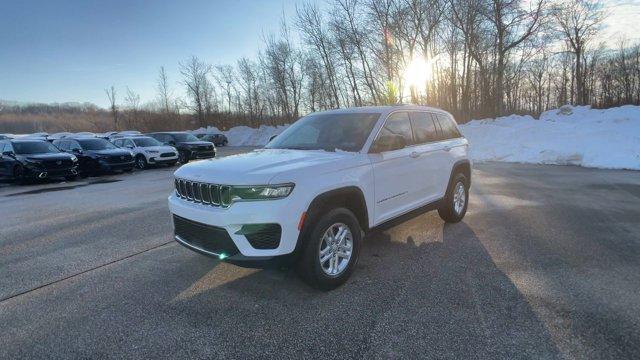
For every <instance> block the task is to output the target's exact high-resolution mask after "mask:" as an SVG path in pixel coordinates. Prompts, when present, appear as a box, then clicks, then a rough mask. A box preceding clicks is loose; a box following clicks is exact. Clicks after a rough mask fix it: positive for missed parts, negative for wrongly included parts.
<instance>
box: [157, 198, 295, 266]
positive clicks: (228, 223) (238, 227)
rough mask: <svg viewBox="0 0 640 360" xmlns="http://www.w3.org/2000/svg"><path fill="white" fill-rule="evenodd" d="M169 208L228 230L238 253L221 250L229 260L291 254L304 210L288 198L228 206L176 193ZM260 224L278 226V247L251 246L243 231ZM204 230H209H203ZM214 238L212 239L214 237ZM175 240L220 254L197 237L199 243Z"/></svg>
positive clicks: (199, 223) (181, 239)
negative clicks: (192, 198) (203, 201)
mask: <svg viewBox="0 0 640 360" xmlns="http://www.w3.org/2000/svg"><path fill="white" fill-rule="evenodd" d="M292 195H293V194H292ZM169 210H170V211H171V213H172V214H173V215H174V216H178V217H180V218H183V219H186V220H187V221H190V222H193V223H195V225H196V226H198V225H205V226H210V227H214V228H216V229H222V230H224V231H225V232H226V234H224V235H225V236H227V235H228V237H229V238H230V240H231V241H232V242H233V245H234V246H235V248H237V252H235V253H233V252H234V251H230V252H229V253H225V252H224V251H221V252H220V253H223V257H228V258H229V260H260V259H269V258H272V257H275V256H280V255H287V254H290V253H292V252H293V251H294V250H295V248H296V244H297V241H298V235H299V231H298V222H299V220H300V216H301V215H302V212H303V211H304V210H303V209H297V208H296V206H293V201H292V199H290V198H289V197H288V198H284V199H279V200H268V201H253V202H238V203H234V204H232V205H231V206H230V207H228V208H221V207H214V206H210V205H204V204H199V203H194V202H190V201H188V200H185V199H181V198H178V197H177V196H176V195H175V192H174V193H172V194H171V196H169ZM261 224H277V225H279V228H280V241H279V244H278V245H277V247H276V248H273V249H259V248H256V247H254V246H252V245H251V242H250V241H249V239H248V238H247V236H248V235H245V234H244V233H243V229H245V228H246V227H244V226H245V225H261ZM204 231H206V229H203V230H202V231H200V233H202V232H204ZM176 235H178V236H180V233H178V231H176ZM211 238H212V239H213V236H212V237H211ZM176 241H178V242H179V243H181V244H182V245H184V246H186V247H188V248H190V249H192V250H194V251H197V252H200V253H206V254H207V255H211V256H218V255H220V253H218V252H216V250H215V247H210V248H209V247H207V246H202V244H203V243H201V242H199V241H200V240H198V242H199V243H194V242H191V241H189V239H184V238H180V237H178V238H176ZM212 241H215V240H212ZM254 244H255V242H254ZM205 245H206V244H205ZM232 253H233V254H232Z"/></svg>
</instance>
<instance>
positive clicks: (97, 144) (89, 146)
mask: <svg viewBox="0 0 640 360" xmlns="http://www.w3.org/2000/svg"><path fill="white" fill-rule="evenodd" d="M78 142H79V143H80V146H82V149H83V150H107V149H117V147H116V146H115V145H113V144H112V143H110V142H108V141H107V140H105V139H82V140H78Z"/></svg>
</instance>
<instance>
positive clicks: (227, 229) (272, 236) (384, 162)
mask: <svg viewBox="0 0 640 360" xmlns="http://www.w3.org/2000/svg"><path fill="white" fill-rule="evenodd" d="M467 151H468V142H467V140H466V139H465V138H464V137H463V136H462V135H461V133H460V131H459V130H458V127H457V125H456V123H455V121H454V119H453V117H452V116H451V115H450V114H448V113H447V112H445V111H442V110H439V109H434V108H428V107H421V106H389V107H386V106H384V107H362V108H353V109H340V110H333V111H326V112H320V113H313V114H310V115H308V116H305V117H304V118H302V119H300V120H298V121H296V122H295V123H294V124H293V125H291V126H290V127H289V128H288V129H286V130H285V131H284V132H283V133H282V134H280V135H278V136H277V137H276V138H274V139H273V140H271V141H270V142H269V144H268V145H267V146H266V147H265V148H264V149H260V150H255V151H253V152H249V153H246V154H241V155H234V156H227V157H224V158H220V159H211V160H206V161H200V162H197V163H193V164H188V165H185V166H182V167H181V168H180V169H178V170H177V171H176V172H175V191H174V192H173V193H172V194H171V196H170V197H169V208H170V210H171V213H172V214H173V221H174V226H175V239H176V240H177V241H178V242H179V243H180V244H182V245H184V246H186V247H187V248H189V249H192V250H194V251H197V252H199V253H202V254H206V255H210V256H215V257H217V258H219V259H223V260H224V259H226V260H227V261H230V262H233V263H235V264H242V263H243V261H245V264H251V266H254V265H255V264H256V261H253V260H260V261H266V260H270V259H273V258H278V259H282V257H283V255H284V256H285V258H288V259H294V260H295V261H296V264H297V266H298V270H299V272H300V274H301V276H302V277H303V279H305V280H306V281H307V282H308V283H309V284H311V285H314V286H316V287H318V288H321V289H332V288H335V287H336V286H339V285H340V284H342V283H343V282H344V281H346V279H347V278H348V277H349V275H350V274H351V272H352V271H353V269H354V268H355V266H356V262H357V260H358V254H359V249H360V246H361V243H362V241H363V236H364V232H365V231H367V230H370V229H372V228H374V227H378V226H380V225H382V224H384V223H387V222H389V221H390V220H392V219H395V218H398V217H399V216H401V215H405V214H408V213H409V212H411V213H412V214H413V213H415V212H414V211H413V210H418V211H420V210H432V209H437V210H438V213H439V214H440V216H441V217H442V219H444V220H445V221H447V222H458V221H460V220H461V219H462V218H463V217H464V215H465V213H466V210H467V204H468V199H469V186H470V183H471V162H470V160H469V158H468V156H467Z"/></svg>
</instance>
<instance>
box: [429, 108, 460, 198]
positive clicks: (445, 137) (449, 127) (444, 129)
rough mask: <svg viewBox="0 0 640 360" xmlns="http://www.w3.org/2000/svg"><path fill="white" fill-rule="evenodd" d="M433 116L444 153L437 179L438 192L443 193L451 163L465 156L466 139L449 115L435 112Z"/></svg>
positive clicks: (445, 188)
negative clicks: (441, 167) (441, 169)
mask: <svg viewBox="0 0 640 360" xmlns="http://www.w3.org/2000/svg"><path fill="white" fill-rule="evenodd" d="M433 116H434V121H435V122H436V123H437V124H438V127H439V144H440V146H441V147H442V150H443V151H444V152H443V153H444V154H445V158H444V162H443V171H440V173H439V177H440V180H439V181H438V182H439V184H440V185H439V188H440V192H441V193H442V194H443V195H444V193H445V192H446V191H447V186H448V185H449V177H450V176H451V170H452V169H453V165H454V164H455V163H456V161H458V160H460V159H463V158H465V155H466V146H467V140H466V139H465V138H464V137H462V134H461V133H460V131H459V130H458V127H457V126H456V124H455V121H454V120H453V118H452V117H451V116H450V115H447V114H444V113H436V114H434V115H433Z"/></svg>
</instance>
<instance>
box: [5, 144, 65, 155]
mask: <svg viewBox="0 0 640 360" xmlns="http://www.w3.org/2000/svg"><path fill="white" fill-rule="evenodd" d="M12 145H13V150H14V151H15V152H16V154H22V155H29V154H46V153H57V152H60V150H58V148H56V147H55V146H53V145H52V144H51V143H48V142H46V141H29V142H14V143H13V144H12Z"/></svg>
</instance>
